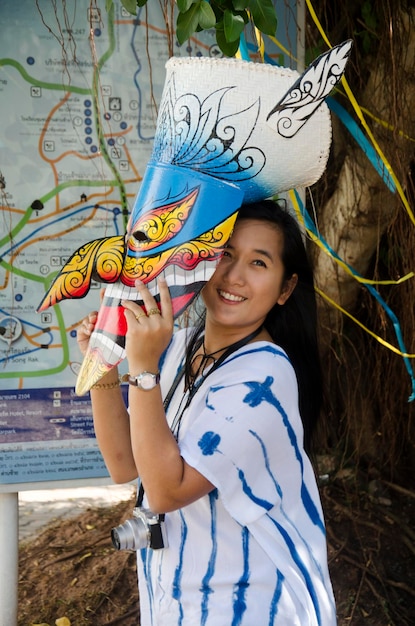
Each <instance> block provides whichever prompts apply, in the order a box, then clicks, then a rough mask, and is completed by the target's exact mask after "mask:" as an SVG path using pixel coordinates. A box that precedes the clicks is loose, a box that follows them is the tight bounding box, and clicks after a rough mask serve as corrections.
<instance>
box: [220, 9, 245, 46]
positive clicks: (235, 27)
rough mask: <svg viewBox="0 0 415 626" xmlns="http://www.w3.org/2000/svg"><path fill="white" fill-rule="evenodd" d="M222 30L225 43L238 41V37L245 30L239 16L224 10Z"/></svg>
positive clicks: (242, 20) (241, 18)
mask: <svg viewBox="0 0 415 626" xmlns="http://www.w3.org/2000/svg"><path fill="white" fill-rule="evenodd" d="M223 28H224V34H225V39H226V41H228V42H230V41H237V40H238V41H239V37H240V36H241V33H242V31H243V29H244V28H245V22H244V19H243V17H242V16H241V15H237V14H235V13H232V12H231V11H229V10H228V9H226V11H225V13H224V14H223Z"/></svg>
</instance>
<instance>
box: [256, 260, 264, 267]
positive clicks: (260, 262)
mask: <svg viewBox="0 0 415 626" xmlns="http://www.w3.org/2000/svg"><path fill="white" fill-rule="evenodd" d="M254 265H258V266H259V267H266V266H267V265H266V263H265V261H262V260H261V259H256V260H255V261H254Z"/></svg>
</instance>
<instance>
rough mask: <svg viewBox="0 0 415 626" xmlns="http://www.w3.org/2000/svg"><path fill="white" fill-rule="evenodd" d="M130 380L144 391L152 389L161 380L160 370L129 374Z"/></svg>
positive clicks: (131, 383)
mask: <svg viewBox="0 0 415 626" xmlns="http://www.w3.org/2000/svg"><path fill="white" fill-rule="evenodd" d="M128 382H129V384H130V385H134V387H138V388H139V389H143V391H150V390H151V389H154V387H156V385H158V384H159V382H160V372H157V374H153V373H152V372H141V374H138V375H137V376H130V375H128Z"/></svg>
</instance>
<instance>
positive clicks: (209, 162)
mask: <svg viewBox="0 0 415 626" xmlns="http://www.w3.org/2000/svg"><path fill="white" fill-rule="evenodd" d="M350 49H351V42H350V41H347V42H345V43H344V44H341V45H340V46H337V47H335V48H333V49H331V50H330V51H329V52H328V53H325V54H324V55H321V56H320V57H319V58H318V59H316V61H314V62H313V63H312V64H311V65H310V66H309V68H307V70H306V71H305V72H304V73H303V74H302V75H299V74H298V73H297V72H296V71H294V70H291V69H288V68H283V67H277V66H272V65H269V64H259V63H252V62H247V61H242V60H237V59H226V58H223V59H211V58H207V57H200V58H199V57H198V58H193V57H190V58H171V59H170V60H169V61H168V62H167V64H166V78H165V84H164V89H163V93H162V97H161V101H160V107H159V113H158V118H157V126H156V132H155V137H154V143H153V151H152V155H151V157H150V161H149V163H148V165H147V167H146V171H145V174H144V177H143V180H142V183H141V186H140V190H139V193H138V195H137V198H136V200H135V203H134V207H133V209H132V212H131V216H130V219H129V223H128V227H127V232H126V234H125V235H123V236H117V237H106V238H103V239H99V240H95V241H92V242H88V243H87V244H85V245H84V246H82V247H81V248H79V249H78V250H77V251H76V252H75V253H74V254H73V255H72V257H71V258H70V259H69V261H68V263H67V264H66V265H65V266H64V268H63V269H62V271H61V272H60V274H59V275H58V276H57V278H56V279H55V281H54V283H53V284H52V286H51V288H50V289H49V291H48V293H47V294H46V296H45V297H44V299H43V300H42V302H41V304H40V306H39V308H38V310H43V309H45V308H47V307H48V306H50V305H54V304H56V303H58V302H59V301H61V300H63V299H65V298H81V297H83V296H84V295H85V294H86V293H87V292H88V290H89V285H90V281H91V280H92V279H94V280H97V281H99V282H103V283H107V285H108V286H107V287H106V290H105V296H104V299H103V301H102V304H101V307H100V310H99V314H98V320H97V323H96V326H95V330H94V333H93V334H92V337H91V340H90V343H89V348H88V351H87V354H86V355H85V357H84V361H83V363H82V366H81V370H80V373H79V374H78V381H77V386H76V390H77V393H78V394H80V395H81V394H83V393H85V392H86V391H88V390H89V389H90V387H91V386H92V385H93V384H95V383H96V382H97V381H98V380H99V379H100V378H101V377H102V376H104V375H105V374H106V373H107V372H108V371H109V370H110V369H111V368H112V367H114V366H115V365H117V364H118V363H120V361H121V360H122V359H123V358H124V357H125V350H124V338H125V333H126V321H125V317H124V310H123V307H122V306H121V300H126V299H130V300H134V301H136V302H138V303H140V301H139V300H138V299H137V298H138V294H137V290H136V288H135V281H136V280H137V279H140V280H141V281H143V282H144V283H146V284H147V286H148V287H149V289H150V291H151V292H152V293H153V295H154V296H155V297H156V300H157V297H158V293H157V277H158V276H159V275H160V274H163V276H164V277H165V278H166V280H167V283H168V285H169V288H170V293H171V296H172V302H173V309H174V315H175V316H178V315H180V314H181V313H182V312H183V311H184V310H185V309H186V307H187V306H188V305H189V304H190V303H191V302H192V300H193V299H194V297H195V296H196V295H197V294H198V293H199V291H200V289H201V288H202V287H203V285H204V284H205V282H206V281H207V280H209V278H210V276H211V275H212V274H213V272H214V270H215V267H216V262H217V260H218V258H219V257H220V254H221V252H222V249H223V247H224V245H225V244H226V242H227V240H228V238H229V236H230V234H231V232H232V228H233V225H234V222H235V219H236V216H237V211H238V209H239V207H240V206H241V205H242V204H246V203H252V202H255V201H258V200H262V199H265V198H269V197H272V196H275V195H277V194H279V193H282V192H283V191H287V190H289V189H293V188H301V187H307V186H310V185H312V184H313V183H315V182H316V181H317V180H318V179H319V178H320V176H321V175H322V173H323V172H324V170H325V167H326V164H327V159H328V156H329V151H330V144H331V121H330V113H329V110H328V107H327V105H326V104H325V102H324V99H325V98H326V97H327V96H328V95H329V93H330V92H331V91H332V89H333V87H334V86H335V85H336V84H337V82H338V81H339V80H340V78H341V76H342V74H343V72H344V69H345V65H346V62H347V59H348V56H349V54H350ZM75 275H76V277H79V276H83V277H84V278H83V280H76V281H75V280H74V277H75Z"/></svg>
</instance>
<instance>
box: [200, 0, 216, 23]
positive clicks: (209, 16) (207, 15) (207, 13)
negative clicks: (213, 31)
mask: <svg viewBox="0 0 415 626" xmlns="http://www.w3.org/2000/svg"><path fill="white" fill-rule="evenodd" d="M198 22H199V26H200V27H201V28H202V29H203V30H207V29H208V28H213V27H214V26H215V24H216V15H215V13H214V11H213V9H212V7H211V6H210V4H209V2H206V0H202V2H201V3H200V6H199V18H198Z"/></svg>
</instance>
